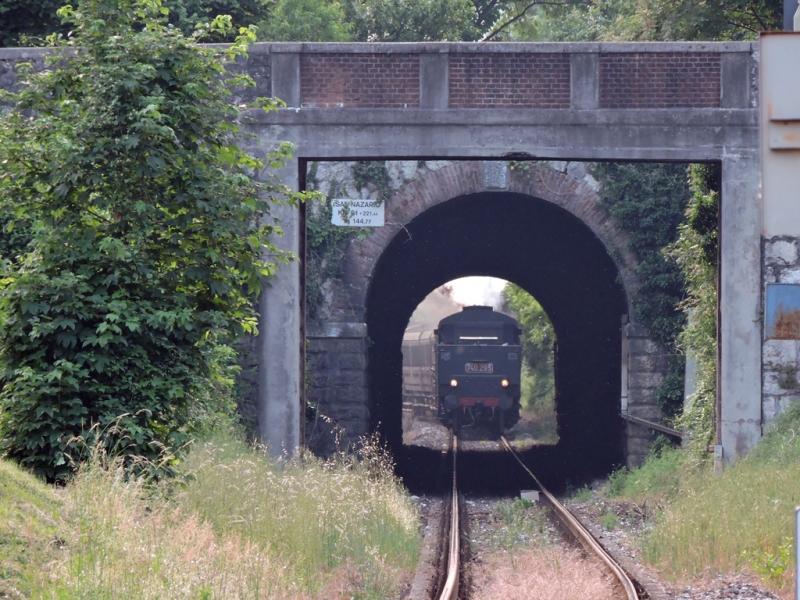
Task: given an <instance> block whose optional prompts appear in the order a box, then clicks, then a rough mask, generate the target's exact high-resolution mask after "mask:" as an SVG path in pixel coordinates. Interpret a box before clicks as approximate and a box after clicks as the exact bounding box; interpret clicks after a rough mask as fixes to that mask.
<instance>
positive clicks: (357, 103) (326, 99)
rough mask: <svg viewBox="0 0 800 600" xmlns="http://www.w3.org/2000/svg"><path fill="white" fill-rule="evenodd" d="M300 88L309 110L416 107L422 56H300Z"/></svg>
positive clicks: (302, 103)
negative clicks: (420, 58) (420, 57)
mask: <svg viewBox="0 0 800 600" xmlns="http://www.w3.org/2000/svg"><path fill="white" fill-rule="evenodd" d="M300 89H301V94H300V103H301V106H303V107H309V108H339V107H350V108H417V107H418V106H419V54H395V55H387V54H375V53H369V54H347V53H331V54H301V55H300Z"/></svg>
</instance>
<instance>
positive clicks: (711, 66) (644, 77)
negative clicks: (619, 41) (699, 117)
mask: <svg viewBox="0 0 800 600" xmlns="http://www.w3.org/2000/svg"><path fill="white" fill-rule="evenodd" d="M719 95H720V58H719V55H718V54H708V53H699V52H693V53H691V52H687V53H682V54H678V53H665V52H648V53H646V54H644V53H642V54H639V53H620V54H602V55H600V107H601V108H683V107H686V108H718V107H719Z"/></svg>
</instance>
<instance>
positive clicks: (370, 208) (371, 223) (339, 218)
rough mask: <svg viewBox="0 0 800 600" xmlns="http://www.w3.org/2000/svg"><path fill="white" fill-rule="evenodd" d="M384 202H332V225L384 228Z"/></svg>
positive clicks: (347, 199)
mask: <svg viewBox="0 0 800 600" xmlns="http://www.w3.org/2000/svg"><path fill="white" fill-rule="evenodd" d="M383 206H384V204H383V201H382V200H370V199H367V200H353V199H350V198H334V199H333V200H331V208H332V209H333V210H332V214H331V223H333V224H334V225H338V226H339V227H383V224H384V223H383Z"/></svg>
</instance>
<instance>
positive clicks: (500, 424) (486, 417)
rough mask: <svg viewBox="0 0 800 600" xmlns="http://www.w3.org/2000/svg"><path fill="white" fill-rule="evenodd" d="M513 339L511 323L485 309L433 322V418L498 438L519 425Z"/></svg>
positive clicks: (517, 350)
mask: <svg viewBox="0 0 800 600" xmlns="http://www.w3.org/2000/svg"><path fill="white" fill-rule="evenodd" d="M519 336H520V328H519V326H518V325H517V322H516V321H515V320H514V319H513V318H511V317H509V316H507V315H504V314H502V313H498V312H495V311H494V309H492V307H491V306H468V307H465V308H464V309H463V310H462V311H461V312H460V313H456V314H454V315H451V316H449V317H446V318H444V319H442V320H441V321H440V322H439V328H438V329H437V330H436V341H437V345H436V363H437V364H436V369H437V382H438V396H439V414H440V418H442V420H443V421H444V422H445V423H446V424H448V425H451V426H452V427H453V428H454V429H455V430H458V429H459V428H460V427H462V426H464V425H481V424H486V425H489V426H491V427H493V428H494V429H496V430H497V431H498V432H500V433H502V432H503V431H504V430H505V429H506V428H508V427H511V426H512V425H514V424H515V423H516V422H517V421H518V420H519V408H520V377H521V364H522V361H521V359H522V348H521V346H520V341H519Z"/></svg>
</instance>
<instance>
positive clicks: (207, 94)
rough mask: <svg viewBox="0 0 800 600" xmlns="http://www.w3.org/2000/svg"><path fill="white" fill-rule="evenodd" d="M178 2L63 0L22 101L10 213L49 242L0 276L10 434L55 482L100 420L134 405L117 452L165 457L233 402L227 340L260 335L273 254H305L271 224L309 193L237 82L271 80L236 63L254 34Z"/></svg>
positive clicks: (18, 452) (5, 199)
mask: <svg viewBox="0 0 800 600" xmlns="http://www.w3.org/2000/svg"><path fill="white" fill-rule="evenodd" d="M164 12H165V9H161V7H160V3H159V2H158V0H136V1H134V0H110V1H106V0H102V1H101V0H86V1H84V2H82V3H81V4H80V6H79V8H78V9H77V10H75V11H73V10H72V9H71V8H70V7H65V8H64V9H62V12H61V14H62V16H63V17H64V18H65V19H68V20H71V21H72V22H73V25H74V28H73V31H74V32H75V33H74V35H73V36H72V37H69V38H63V37H57V36H53V37H52V38H51V40H50V41H51V43H52V45H53V55H52V57H51V59H50V61H49V69H48V70H46V71H45V72H43V73H38V74H32V73H27V74H25V73H23V76H24V79H25V83H26V84H27V85H26V87H25V88H24V89H23V90H22V91H21V92H20V93H19V94H6V96H5V97H6V98H7V99H10V100H12V101H13V103H14V104H13V107H12V108H11V109H10V110H9V111H8V112H7V114H6V115H5V116H4V119H3V122H2V126H1V127H0V162H2V163H3V165H4V171H5V172H4V174H3V177H2V178H1V179H0V213H2V217H3V219H4V220H5V221H6V231H7V232H11V231H13V229H14V227H15V224H16V223H18V222H19V223H24V224H26V225H29V226H30V227H31V231H32V241H31V242H30V244H29V246H28V248H27V250H28V251H27V253H26V254H25V255H24V256H22V257H21V258H20V259H19V261H18V262H15V263H6V265H5V269H4V274H3V280H2V287H1V288H0V314H1V315H2V320H1V321H0V350H1V351H2V369H3V370H2V376H1V378H0V381H1V382H2V390H0V406H1V407H2V416H0V437H2V450H3V452H5V454H6V455H7V456H9V457H12V458H14V459H16V460H19V461H20V462H21V463H23V464H24V465H25V466H27V467H29V468H31V469H33V470H35V471H36V472H37V473H39V474H41V475H44V476H46V477H47V478H49V479H63V478H64V477H66V476H67V474H68V473H69V466H68V460H67V457H66V456H65V453H66V452H67V447H68V444H69V441H70V440H71V439H72V438H73V437H75V436H77V435H79V434H80V433H81V432H82V431H88V430H90V428H91V426H92V425H93V424H95V423H99V424H100V426H101V427H100V429H102V428H103V427H105V426H107V425H108V424H109V423H111V422H112V421H115V420H116V419H117V417H119V416H120V415H125V416H124V418H123V419H122V421H121V423H120V424H121V429H120V431H121V433H120V437H119V440H118V442H119V448H120V449H122V450H123V451H124V452H126V453H130V454H138V455H143V456H148V457H151V458H152V457H155V456H157V455H158V454H159V452H160V448H161V447H162V446H163V445H168V446H172V447H178V446H180V445H181V444H183V443H184V442H185V441H186V440H187V438H188V436H189V435H190V434H191V433H192V431H193V430H194V429H196V428H197V427H198V426H199V425H200V424H201V423H202V420H203V419H202V417H203V415H204V414H208V413H213V412H215V411H218V410H220V409H223V410H225V409H227V407H228V401H227V400H225V399H224V398H223V406H220V402H219V397H218V395H217V394H216V393H214V390H213V389H212V386H211V385H210V384H211V383H213V382H215V381H216V382H218V383H222V384H223V387H224V383H225V380H226V377H227V376H228V375H229V372H227V371H226V368H227V367H226V364H227V363H229V360H228V359H229V358H230V357H229V356H228V357H227V358H226V359H225V360H222V361H220V360H218V359H220V358H222V357H224V356H225V353H224V352H222V353H220V352H219V351H218V350H217V347H218V345H219V344H220V343H224V342H227V341H229V340H232V339H233V338H235V337H236V336H238V335H241V334H243V333H245V332H253V331H255V324H256V317H255V313H254V309H253V306H252V301H253V298H254V296H255V295H256V294H257V293H258V291H259V290H260V286H261V278H262V277H264V276H268V275H270V274H271V273H272V272H273V270H274V268H275V265H274V264H272V263H269V262H267V261H265V260H264V258H263V257H264V256H265V255H266V253H267V252H269V253H270V254H271V255H272V256H274V257H276V259H277V260H278V261H286V260H288V259H289V256H287V255H286V254H285V253H280V252H278V251H277V250H276V249H275V248H274V246H273V245H272V243H271V242H270V239H269V238H270V235H271V234H273V233H275V231H276V228H275V227H273V226H272V225H271V224H269V208H270V201H271V200H272V199H273V198H274V197H284V198H286V199H287V200H289V201H291V202H296V201H297V200H298V198H300V196H299V195H295V194H292V193H291V192H290V191H289V190H288V189H287V188H286V187H285V186H283V185H281V184H280V183H279V182H278V181H277V180H276V179H273V178H269V177H267V178H266V179H264V178H263V177H264V176H263V174H262V171H263V170H264V168H265V164H264V163H263V162H262V161H261V160H258V159H256V158H255V157H252V156H250V155H248V154H246V153H245V152H243V151H242V150H240V149H239V148H238V147H237V145H236V143H237V141H238V140H239V139H240V138H241V135H242V133H241V131H240V129H239V127H238V125H237V119H239V118H240V117H241V116H242V115H243V110H244V109H243V108H241V107H237V106H235V105H234V104H232V103H231V102H230V96H229V95H230V89H229V88H231V87H233V86H250V85H253V82H252V80H250V79H249V78H247V77H244V76H233V75H231V74H229V73H228V72H227V71H226V69H225V63H226V62H228V61H231V60H233V59H234V58H235V57H236V56H237V55H241V54H242V53H243V52H244V50H245V48H246V42H247V38H248V37H250V38H252V37H253V34H252V32H251V31H247V30H243V31H242V32H241V33H242V36H241V37H240V38H239V40H238V41H237V43H236V44H234V45H233V46H231V47H230V49H229V50H227V51H225V52H226V53H224V54H223V51H222V50H220V49H215V48H208V47H205V48H203V47H200V46H199V45H198V40H199V39H200V38H201V37H202V35H203V32H204V31H205V30H218V31H223V32H224V31H226V30H229V29H230V23H229V20H227V19H224V18H219V19H217V20H216V21H215V22H214V24H212V26H209V27H206V28H205V30H203V29H201V30H199V31H198V32H197V33H196V34H195V35H193V36H192V37H184V36H183V35H182V34H181V33H180V32H179V31H177V30H175V29H173V28H169V27H166V26H165V24H164V17H163V13H164ZM261 105H262V106H264V107H265V108H267V109H270V108H274V107H275V106H276V104H275V103H274V102H271V101H263V102H262V103H261ZM31 115H35V118H31ZM287 157H288V147H281V148H280V150H278V151H277V152H276V153H275V154H272V155H269V156H268V158H267V161H268V166H273V167H274V166H277V165H279V164H281V162H282V161H283V160H285V159H286V158H287ZM253 174H259V175H260V176H262V180H261V181H259V180H258V179H257V178H254V177H252V175H253Z"/></svg>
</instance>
